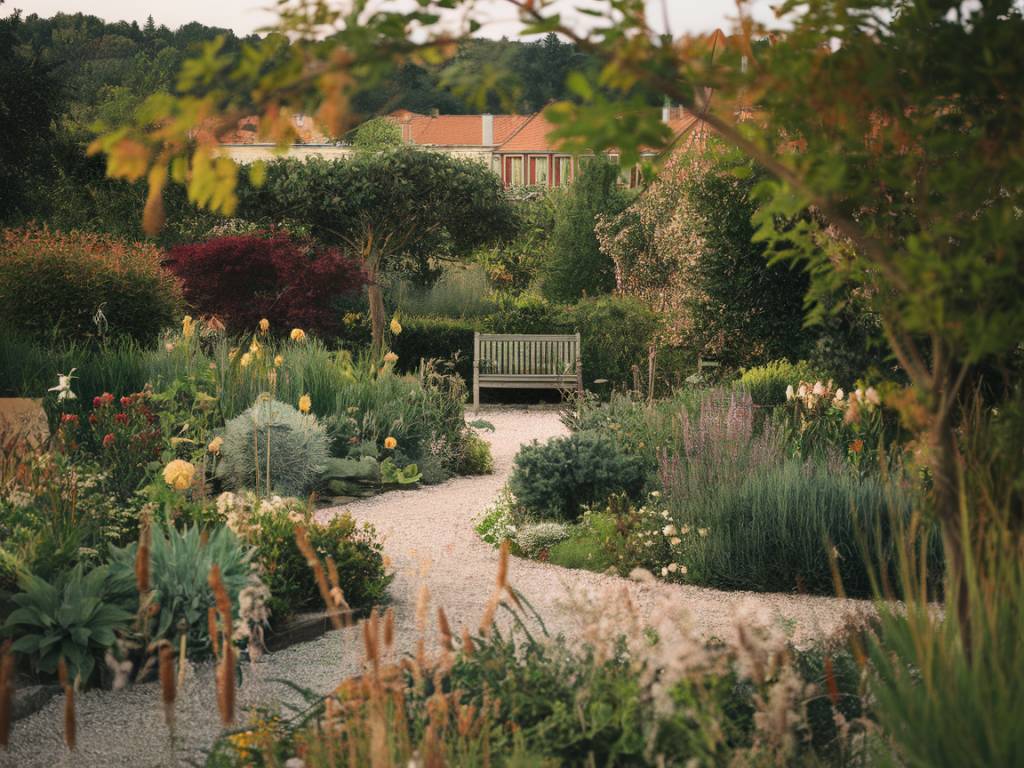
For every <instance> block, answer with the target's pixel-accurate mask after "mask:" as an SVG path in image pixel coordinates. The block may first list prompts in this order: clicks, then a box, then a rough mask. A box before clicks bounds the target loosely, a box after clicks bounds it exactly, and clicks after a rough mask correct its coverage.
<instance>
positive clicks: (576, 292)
mask: <svg viewBox="0 0 1024 768" xmlns="http://www.w3.org/2000/svg"><path fill="white" fill-rule="evenodd" d="M618 178H619V169H618V166H617V165H615V164H614V163H611V162H609V161H607V160H605V159H603V158H599V157H595V158H592V159H588V160H587V161H586V162H584V163H583V167H582V169H581V170H580V173H579V176H578V177H577V178H576V179H575V181H574V182H573V183H572V184H571V185H570V186H569V187H567V188H566V190H565V191H564V192H562V193H561V194H560V197H559V198H558V199H557V200H556V202H555V215H554V226H553V228H552V230H551V238H550V240H549V241H548V249H549V253H548V255H547V260H546V262H545V263H544V265H543V268H542V275H541V287H542V289H543V291H544V295H545V296H546V297H547V298H549V299H551V300H552V301H566V302H571V301H576V300H578V299H580V298H582V297H583V296H597V295H600V294H602V293H609V292H610V291H611V290H612V289H613V288H614V287H615V270H614V264H613V263H612V260H611V259H610V258H609V257H608V256H607V255H605V254H604V253H602V252H601V249H600V247H599V246H598V242H597V237H596V236H595V234H594V220H595V219H596V218H597V217H598V216H599V215H602V214H614V213H618V211H620V210H621V209H622V208H624V207H625V205H626V199H625V196H624V194H623V193H622V192H621V191H619V189H618Z"/></svg>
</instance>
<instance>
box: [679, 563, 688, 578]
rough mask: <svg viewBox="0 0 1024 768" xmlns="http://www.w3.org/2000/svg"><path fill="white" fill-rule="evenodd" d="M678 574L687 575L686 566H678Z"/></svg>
mask: <svg viewBox="0 0 1024 768" xmlns="http://www.w3.org/2000/svg"><path fill="white" fill-rule="evenodd" d="M679 573H681V574H682V575H683V576H685V575H686V574H687V570H686V566H685V565H680V566H679Z"/></svg>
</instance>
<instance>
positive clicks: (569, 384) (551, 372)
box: [473, 333, 583, 409]
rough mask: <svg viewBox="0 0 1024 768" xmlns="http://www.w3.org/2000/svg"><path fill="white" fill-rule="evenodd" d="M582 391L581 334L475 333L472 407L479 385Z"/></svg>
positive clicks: (476, 405)
mask: <svg viewBox="0 0 1024 768" xmlns="http://www.w3.org/2000/svg"><path fill="white" fill-rule="evenodd" d="M481 387H490V388H494V389H559V390H567V389H575V390H576V391H577V392H582V391H583V358H582V356H581V353H580V335H579V334H578V333H572V334H553V333H552V334H504V333H475V334H473V408H474V409H479V408H480V389H481Z"/></svg>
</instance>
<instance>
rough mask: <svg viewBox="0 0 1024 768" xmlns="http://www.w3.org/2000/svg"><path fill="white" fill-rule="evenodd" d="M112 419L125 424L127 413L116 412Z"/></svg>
mask: <svg viewBox="0 0 1024 768" xmlns="http://www.w3.org/2000/svg"><path fill="white" fill-rule="evenodd" d="M114 421H116V422H117V423H118V424H127V423H128V414H127V413H118V414H116V415H115V416H114Z"/></svg>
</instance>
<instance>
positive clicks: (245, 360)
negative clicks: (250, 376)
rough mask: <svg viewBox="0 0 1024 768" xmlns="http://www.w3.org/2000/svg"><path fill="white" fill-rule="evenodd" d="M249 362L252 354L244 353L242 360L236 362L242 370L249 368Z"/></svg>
mask: <svg viewBox="0 0 1024 768" xmlns="http://www.w3.org/2000/svg"><path fill="white" fill-rule="evenodd" d="M251 362H252V352H246V353H245V354H244V355H242V359H241V360H239V361H238V364H239V365H240V366H242V367H243V368H248V367H249V363H251Z"/></svg>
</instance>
